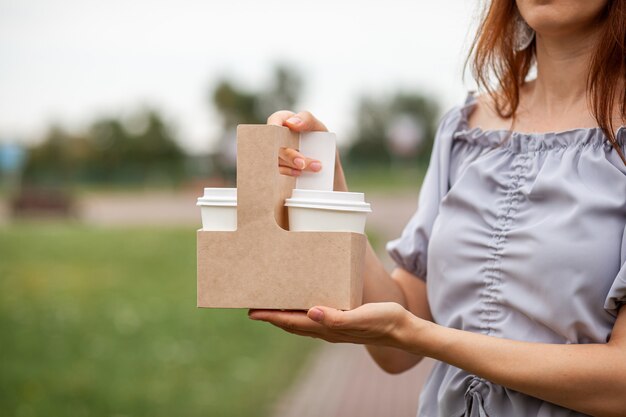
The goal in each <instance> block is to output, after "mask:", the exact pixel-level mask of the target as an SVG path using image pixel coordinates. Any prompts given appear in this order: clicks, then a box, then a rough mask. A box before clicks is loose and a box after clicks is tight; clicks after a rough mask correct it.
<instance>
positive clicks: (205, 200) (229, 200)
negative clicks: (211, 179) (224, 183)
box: [197, 188, 237, 206]
mask: <svg viewBox="0 0 626 417" xmlns="http://www.w3.org/2000/svg"><path fill="white" fill-rule="evenodd" d="M197 205H198V206H237V189H236V188H205V189H204V195H203V196H202V197H200V198H198V203H197Z"/></svg>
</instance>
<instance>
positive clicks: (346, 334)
mask: <svg viewBox="0 0 626 417" xmlns="http://www.w3.org/2000/svg"><path fill="white" fill-rule="evenodd" d="M625 44H626V1H625V0H588V1H576V0H555V1H539V0H518V1H517V2H513V1H511V0H493V1H492V3H491V4H490V6H489V9H488V11H487V13H486V14H485V18H484V20H483V22H482V24H481V26H480V28H479V31H478V34H477V36H476V40H475V42H474V46H473V61H472V62H473V70H474V74H475V76H476V78H477V80H478V82H479V84H480V85H481V86H482V87H483V88H484V89H485V90H486V93H485V94H483V95H481V96H479V97H477V98H476V97H474V96H473V95H470V96H469V97H468V99H467V101H466V103H465V104H464V105H463V106H460V107H458V108H455V109H453V110H451V111H450V112H449V113H448V114H446V115H445V116H444V118H443V120H442V122H441V125H440V127H439V130H438V133H437V136H436V139H435V144H434V148H433V153H432V156H431V162H430V166H429V168H428V172H427V175H426V177H425V180H424V184H423V186H422V189H421V191H420V198H419V208H418V210H417V212H416V213H415V215H414V216H413V217H412V219H411V220H410V221H409V223H408V224H407V226H406V228H405V230H404V231H403V233H402V236H401V237H400V238H398V239H396V240H394V241H391V242H389V243H388V244H387V250H388V252H389V253H390V255H391V257H392V258H393V259H394V260H395V261H396V262H397V265H398V267H397V268H396V269H394V270H393V272H392V273H391V279H389V278H390V277H389V274H388V273H387V272H386V271H385V270H384V268H383V267H382V265H381V263H380V261H379V260H378V258H377V257H376V255H375V254H374V252H373V251H372V248H371V246H369V247H368V250H367V257H366V261H365V262H366V268H365V269H366V272H365V277H364V279H365V290H364V302H365V304H364V305H363V306H361V307H359V308H357V309H354V310H352V311H346V312H342V311H338V310H334V309H331V308H328V307H324V306H319V307H314V308H311V309H310V310H309V311H308V312H307V313H304V312H278V311H267V310H253V311H251V312H250V317H251V318H252V319H257V320H265V321H268V322H271V323H273V324H275V325H277V326H280V327H282V328H283V329H285V330H287V331H289V332H291V333H295V334H298V335H305V336H311V337H317V338H322V339H325V340H327V341H330V342H348V343H360V344H364V345H366V347H367V349H368V351H369V353H370V354H371V356H372V357H373V358H374V360H375V361H376V362H377V363H378V364H379V365H380V366H381V367H382V368H383V369H385V370H387V371H388V372H392V373H397V372H402V371H404V370H406V369H409V368H410V367H412V366H413V365H415V364H416V363H418V362H419V361H420V360H421V358H422V357H424V356H429V357H432V358H434V359H436V360H438V361H440V362H438V363H437V365H436V366H435V368H434V370H433V372H432V373H431V375H430V377H429V380H428V382H427V384H426V386H425V388H424V391H423V393H422V395H421V397H420V409H419V415H420V416H425V417H434V416H441V417H448V416H461V415H466V416H486V415H487V416H551V417H552V416H573V415H582V414H591V415H597V416H618V415H619V416H624V415H626V309H621V310H620V308H619V307H620V306H621V304H622V303H625V302H626V160H625V159H624V155H623V153H624V150H626V149H625V142H626V129H625V128H624V126H623V125H624V120H625V118H626V96H625V83H624V78H625V75H626V57H625ZM535 64H536V70H537V76H536V78H535V79H534V80H530V81H527V80H526V78H527V75H528V72H529V70H530V68H531V66H533V65H535ZM268 123H270V124H277V125H284V126H288V127H289V128H290V129H292V130H294V131H305V130H326V128H325V126H324V125H323V124H322V123H321V122H320V121H318V120H316V119H315V118H314V117H313V116H312V115H311V114H310V113H308V112H302V113H298V114H294V113H292V112H289V111H280V112H277V113H275V114H273V115H272V116H271V117H270V118H269V120H268ZM620 125H621V127H619V126H620ZM279 165H280V171H281V172H282V173H283V174H287V175H298V174H299V173H300V172H301V170H303V169H310V170H314V171H316V170H319V169H320V166H319V163H318V162H317V161H311V160H309V159H306V158H305V156H304V155H301V154H299V153H298V152H297V151H295V150H292V149H287V150H284V151H282V152H281V156H280V161H279ZM323 168H324V167H322V169H323ZM335 171H336V175H337V178H338V179H339V180H340V181H339V184H338V187H337V189H338V190H342V191H346V190H347V186H346V183H345V179H344V177H343V172H342V169H341V164H340V162H339V158H337V164H336V167H335ZM312 273H314V271H312Z"/></svg>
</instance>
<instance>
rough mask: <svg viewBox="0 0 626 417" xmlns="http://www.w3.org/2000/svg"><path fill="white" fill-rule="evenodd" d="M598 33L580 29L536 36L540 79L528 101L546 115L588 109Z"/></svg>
mask: <svg viewBox="0 0 626 417" xmlns="http://www.w3.org/2000/svg"><path fill="white" fill-rule="evenodd" d="M597 35H598V33H597V30H595V29H589V30H585V31H582V30H579V31H577V33H575V34H570V35H567V36H564V35H559V36H550V35H545V34H543V35H542V34H537V39H536V47H537V48H536V59H537V79H536V81H535V82H534V83H533V84H534V85H533V88H532V89H531V91H530V95H529V99H530V101H531V103H532V105H534V106H540V107H541V108H543V109H544V110H545V111H546V112H547V114H548V115H549V114H554V113H555V112H556V113H559V112H561V111H567V110H568V109H572V108H574V107H579V106H581V105H583V106H586V97H587V74H588V72H589V62H590V59H591V56H592V54H593V51H594V48H595V46H596V39H597Z"/></svg>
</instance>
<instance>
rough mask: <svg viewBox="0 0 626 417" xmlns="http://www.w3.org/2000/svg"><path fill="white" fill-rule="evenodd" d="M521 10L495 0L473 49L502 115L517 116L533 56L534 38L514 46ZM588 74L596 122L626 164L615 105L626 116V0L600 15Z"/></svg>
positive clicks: (479, 74)
mask: <svg viewBox="0 0 626 417" xmlns="http://www.w3.org/2000/svg"><path fill="white" fill-rule="evenodd" d="M518 13H519V11H518V10H517V5H516V4H515V1H513V0H493V1H491V3H490V5H489V7H488V8H487V10H486V13H484V17H483V19H482V21H481V22H480V25H479V27H478V31H477V33H476V37H475V38H474V42H473V43H472V47H471V48H470V53H469V56H468V62H469V61H470V58H472V55H473V59H472V60H471V69H472V73H473V75H474V77H475V78H476V81H477V83H478V85H479V86H480V87H482V88H484V89H485V91H486V92H487V93H488V94H489V95H490V96H491V97H492V99H493V101H494V103H495V109H496V111H497V113H498V115H499V116H500V117H502V118H510V117H513V116H514V115H515V111H516V110H517V107H518V105H519V92H520V87H521V86H522V85H523V84H524V80H525V79H526V76H527V75H528V72H529V71H530V69H531V67H532V64H533V61H534V58H535V40H533V41H532V43H531V45H530V46H529V47H528V48H526V49H524V50H522V51H515V48H514V45H515V32H516V31H515V24H516V19H515V18H516V15H517V14H518ZM602 22H603V23H602V28H601V29H600V34H599V37H598V44H597V46H596V48H595V53H594V54H593V56H592V58H591V61H590V64H589V74H588V76H587V92H588V95H587V97H588V99H589V101H590V104H591V111H592V113H593V116H594V118H595V119H596V122H597V123H598V126H600V128H601V129H602V131H603V132H604V134H605V135H606V137H607V138H608V139H609V140H610V142H611V144H612V145H613V147H614V148H615V150H616V151H617V152H618V154H619V156H620V157H621V158H622V161H624V164H626V158H624V154H623V153H622V150H621V148H620V146H619V144H618V143H617V138H616V137H615V131H614V120H613V114H614V110H615V109H614V107H615V103H616V102H618V103H619V104H618V106H619V114H620V115H621V118H622V120H624V119H626V89H625V88H624V80H625V79H626V0H609V1H608V3H607V5H606V8H605V10H604V11H603V15H602Z"/></svg>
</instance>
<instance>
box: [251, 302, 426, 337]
mask: <svg viewBox="0 0 626 417" xmlns="http://www.w3.org/2000/svg"><path fill="white" fill-rule="evenodd" d="M248 316H249V317H250V318H251V319H253V320H263V321H267V322H269V323H271V324H273V325H275V326H278V327H280V328H281V329H283V330H285V331H287V332H289V333H293V334H297V335H300V336H309V337H314V338H319V339H324V340H326V341H328V342H332V343H358V344H365V345H384V346H392V347H401V346H400V344H401V343H400V341H401V335H402V334H404V332H406V330H407V328H408V327H409V325H410V323H411V319H412V318H413V319H417V318H416V317H415V316H413V315H412V314H411V313H410V312H409V311H407V310H406V309H405V308H404V307H402V306H401V305H400V304H397V303H368V304H363V305H362V306H360V307H358V308H355V309H354V310H348V311H341V310H336V309H334V308H330V307H319V306H316V307H313V308H311V309H309V311H308V312H304V311H281V310H250V311H249V313H248ZM417 320H419V319H417Z"/></svg>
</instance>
